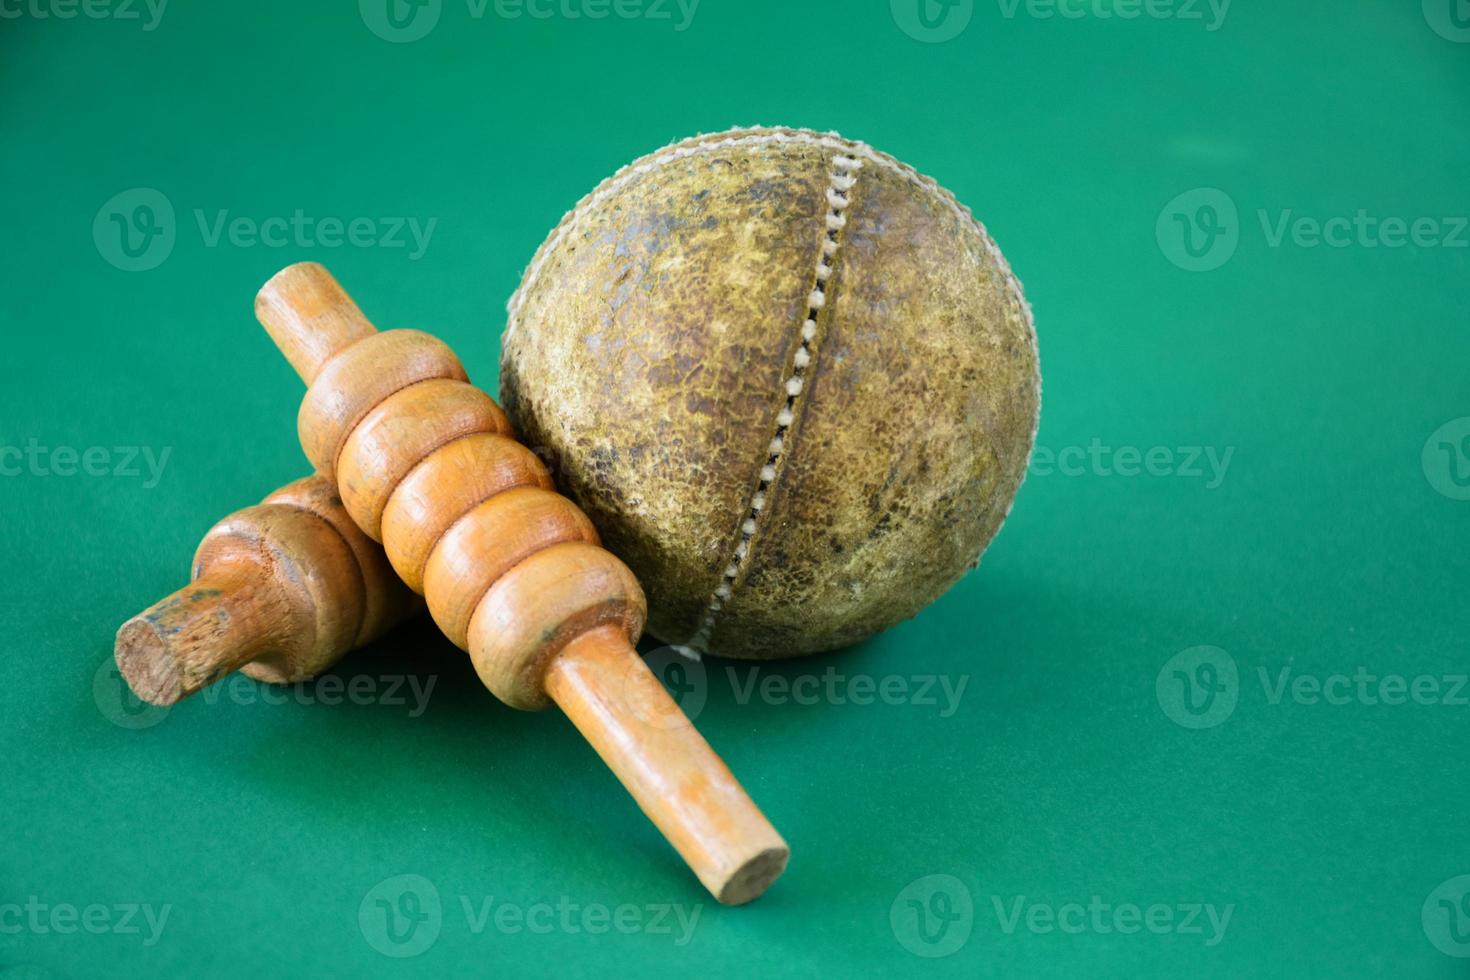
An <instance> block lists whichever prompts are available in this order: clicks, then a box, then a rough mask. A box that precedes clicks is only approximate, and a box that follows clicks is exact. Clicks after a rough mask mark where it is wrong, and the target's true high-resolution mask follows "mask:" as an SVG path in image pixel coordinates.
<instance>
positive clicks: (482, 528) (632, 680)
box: [256, 263, 787, 903]
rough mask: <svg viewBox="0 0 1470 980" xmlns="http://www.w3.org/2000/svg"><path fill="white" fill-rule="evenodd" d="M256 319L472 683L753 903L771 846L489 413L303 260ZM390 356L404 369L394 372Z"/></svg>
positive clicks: (363, 511)
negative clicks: (547, 712)
mask: <svg viewBox="0 0 1470 980" xmlns="http://www.w3.org/2000/svg"><path fill="white" fill-rule="evenodd" d="M256 312H257V315H258V316H259V317H260V319H261V322H262V323H263V324H264V325H265V327H266V330H267V331H269V333H270V335H271V337H272V338H273V339H274V340H275V341H276V343H277V344H278V345H279V346H280V347H281V350H282V351H283V352H284V353H285V354H286V356H287V359H288V360H290V362H291V364H292V366H293V367H295V368H296V370H297V373H299V374H300V375H301V377H302V378H303V380H305V381H306V383H307V385H308V386H309V388H310V391H309V393H308V399H309V401H310V402H311V407H310V408H309V409H305V408H304V409H303V412H302V416H301V418H302V419H303V422H302V426H301V428H302V432H303V443H304V444H305V445H306V446H307V448H308V450H309V451H310V452H311V453H312V454H313V459H317V458H318V457H320V458H322V459H325V457H327V456H330V455H332V454H333V453H334V449H333V447H340V451H336V459H335V460H334V461H333V462H334V465H335V476H336V479H337V486H338V491H339V492H340V493H341V495H342V499H343V501H344V503H345V506H346V509H347V512H348V513H349V514H350V515H351V516H352V517H353V519H354V520H356V522H357V523H358V526H359V527H361V528H362V530H363V531H364V532H366V533H367V534H368V535H370V536H372V537H374V538H380V539H381V540H382V541H383V542H384V545H385V547H386V550H387V553H388V554H389V555H390V556H393V563H394V565H395V567H397V568H398V569H399V570H400V571H401V572H403V573H404V575H405V578H406V579H407V581H408V583H409V584H410V585H412V586H414V587H415V588H416V589H422V590H424V591H426V592H427V594H428V600H429V606H430V609H431V611H432V612H433V613H434V615H435V618H436V620H438V621H439V623H440V625H441V627H443V628H444V629H445V631H446V633H448V635H449V636H450V638H451V639H453V640H454V641H455V642H456V643H457V644H459V645H460V646H462V647H465V648H467V649H468V651H469V653H470V657H471V659H472V660H473V661H474V664H475V669H476V671H477V672H478V673H479V675H480V678H481V680H483V681H484V682H485V685H486V686H487V687H488V688H490V690H491V691H492V692H493V693H494V694H495V695H496V696H497V697H499V698H500V699H501V700H503V701H505V702H506V703H507V704H510V705H512V706H514V707H518V708H540V707H545V706H546V705H547V704H549V703H550V701H551V700H553V699H554V700H555V701H557V703H559V704H561V705H562V707H563V708H564V709H565V710H566V712H567V713H568V714H569V715H571V716H572V719H573V721H574V723H575V724H576V725H577V727H578V729H579V730H580V731H581V732H582V733H583V734H584V735H585V736H586V737H587V739H588V741H590V742H591V743H592V744H593V746H594V747H595V748H596V749H597V751H598V753H599V754H601V755H602V757H603V759H604V760H605V761H606V762H607V763H608V765H609V766H610V767H611V768H612V770H613V772H614V773H616V774H617V775H618V777H619V778H620V779H621V780H622V781H623V782H624V784H625V785H626V786H627V787H628V789H629V791H630V792H632V794H633V796H634V797H635V799H637V801H638V803H639V805H640V806H641V807H642V808H643V810H644V812H645V813H647V814H648V815H649V817H650V818H651V819H652V820H653V821H654V823H655V824H656V825H657V826H658V827H659V829H660V830H662V831H663V833H664V834H665V836H667V837H668V838H669V840H670V842H671V843H672V844H673V845H674V847H675V848H676V849H677V850H678V852H679V853H680V854H681V855H682V856H683V857H684V859H685V860H686V861H688V862H689V864H690V866H691V867H692V868H693V869H694V871H695V873H696V874H697V875H698V877H699V879H700V881H702V882H703V883H704V884H705V885H706V887H708V888H709V889H710V891H711V893H713V894H714V895H715V896H716V897H717V898H718V899H719V900H720V901H722V902H729V903H740V902H746V901H749V900H751V899H753V898H755V897H756V896H758V895H759V894H761V892H763V891H764V890H765V889H766V888H767V887H768V886H769V885H770V883H771V882H772V881H774V880H775V878H776V877H777V876H778V875H779V874H780V873H781V870H782V869H783V868H784V867H785V864H786V857H787V848H786V845H785V842H783V841H782V840H781V837H780V835H779V834H777V833H776V831H775V829H774V828H773V827H772V826H771V825H770V823H769V821H767V820H766V818H765V817H764V816H763V815H762V814H761V812H760V810H758V809H757V808H756V806H755V804H754V803H752V802H751V800H750V798H749V796H747V795H746V793H745V791H744V790H743V789H741V788H740V785H739V783H737V782H736V781H735V779H734V777H733V776H731V775H730V771H729V769H728V768H726V767H725V765H724V763H722V762H721V761H720V760H719V758H718V756H716V755H715V754H714V752H713V751H711V749H710V747H709V745H708V744H707V743H706V742H705V741H704V739H703V738H701V737H700V736H699V733H698V732H696V731H695V730H694V728H693V726H692V725H691V724H690V723H689V721H688V719H687V718H684V716H683V715H682V714H681V713H680V712H679V709H678V706H677V705H676V704H674V702H673V701H672V700H671V699H670V698H669V697H668V695H667V694H666V693H664V692H663V689H662V687H661V686H660V685H659V683H658V681H657V679H656V678H654V677H653V676H652V674H651V673H650V672H649V671H648V669H647V667H646V666H645V665H644V664H643V662H642V661H641V660H640V659H639V658H638V655H637V653H636V652H635V650H634V643H636V641H637V639H638V637H639V635H640V634H641V633H642V630H643V623H644V619H645V614H646V607H645V600H644V597H643V590H642V589H641V588H640V587H639V585H638V582H637V580H636V579H635V578H634V577H633V574H632V573H631V572H630V571H628V568H627V566H625V565H624V564H623V563H622V562H621V561H619V560H618V559H617V558H615V557H614V556H613V555H611V554H609V553H608V552H607V551H605V550H603V549H602V548H601V547H600V546H599V545H598V544H597V535H596V532H595V530H593V528H592V524H591V522H590V521H589V520H588V519H587V517H586V516H585V515H584V514H582V512H581V511H580V510H578V509H577V508H576V507H575V505H573V504H572V503H571V502H570V501H567V500H565V499H564V498H562V497H560V496H558V495H556V494H553V493H549V492H548V491H547V487H548V482H549V481H548V479H547V477H546V471H545V468H544V467H542V466H540V465H539V463H534V464H533V463H532V460H533V459H534V457H533V456H531V454H530V453H529V452H527V451H525V450H523V449H521V450H515V449H512V448H511V445H512V443H511V442H510V440H509V439H507V438H505V437H506V436H509V435H510V427H509V424H508V422H507V421H506V419H505V415H504V413H503V412H501V411H500V408H499V406H497V405H495V403H494V402H493V401H492V400H491V399H490V397H489V396H488V395H485V394H483V393H481V392H479V391H477V390H476V389H473V388H471V387H470V386H469V385H468V384H466V383H465V382H464V381H463V380H461V379H460V378H459V377H458V376H455V375H453V374H452V372H451V374H450V376H448V377H440V376H437V375H435V376H431V377H427V378H419V375H420V374H423V373H425V372H429V373H430V374H432V372H433V371H440V372H441V373H442V372H445V371H448V370H449V369H448V368H446V367H445V365H446V364H447V363H448V362H447V361H446V360H445V359H444V358H443V357H442V356H441V355H440V354H439V353H433V354H431V355H427V356H425V355H424V354H423V352H425V351H427V350H428V348H427V347H426V346H425V345H424V344H422V342H420V341H410V340H393V341H385V340H383V339H381V338H383V337H394V336H395V334H394V333H393V332H390V333H388V334H382V335H376V336H375V335H374V334H373V333H372V328H371V326H366V328H365V329H364V325H366V324H367V321H366V319H365V318H363V316H362V313H361V311H359V310H358V308H357V306H356V304H354V303H353V302H352V300H351V299H350V298H348V296H347V294H346V293H345V292H344V291H343V290H342V287H341V286H340V285H338V284H337V282H336V280H334V279H333V278H332V277H331V275H330V274H329V273H328V272H327V271H326V270H325V269H323V268H322V267H321V266H319V265H316V264H315V263H302V264H300V265H293V266H290V267H288V268H286V269H284V270H282V271H281V272H279V273H277V274H276V276H275V277H274V278H272V279H271V280H270V282H268V283H266V284H265V286H264V287H263V288H262V290H261V294H260V296H259V297H258V298H257V299H256ZM395 349H396V350H400V351H403V352H405V353H404V356H405V357H418V358H420V360H419V361H416V362H415V365H414V366H412V367H410V368H400V367H395V366H394V365H393V364H390V363H387V362H386V360H385V359H386V358H387V357H388V355H387V353H385V352H388V351H391V350H395ZM456 363H457V362H456ZM425 365H427V366H425ZM365 371H366V372H370V376H363V374H362V372H365ZM384 377H386V378H388V380H387V381H384V380H383V378H384ZM409 379H417V380H409ZM650 685H651V686H650Z"/></svg>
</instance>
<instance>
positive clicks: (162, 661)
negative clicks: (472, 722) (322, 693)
mask: <svg viewBox="0 0 1470 980" xmlns="http://www.w3.org/2000/svg"><path fill="white" fill-rule="evenodd" d="M193 578H194V581H193V582H192V584H190V585H188V586H185V587H184V588H182V589H180V590H178V591H177V592H175V593H174V594H173V595H170V596H168V597H166V598H164V599H162V600H160V601H159V602H157V603H155V604H154V605H153V606H151V607H150V608H148V609H146V610H144V611H143V612H141V613H139V614H138V615H137V616H134V617H133V618H132V619H130V620H128V621H127V622H126V623H124V624H123V625H122V628H121V629H119V630H118V633H117V644H116V647H115V651H114V655H115V657H116V659H117V663H118V667H119V669H120V670H121V671H122V675H123V677H125V678H126V679H127V681H128V684H129V685H130V686H131V687H132V689H133V691H134V693H136V694H137V695H138V697H140V698H142V699H143V700H145V701H148V702H151V703H153V704H173V703H174V702H176V701H178V700H180V699H181V698H184V697H186V696H188V695H190V694H192V693H194V692H195V691H198V690H199V689H201V688H203V687H206V686H208V685H209V684H211V683H213V682H214V681H217V680H219V679H221V678H222V677H224V676H225V675H226V674H228V673H230V672H231V671H235V670H244V672H245V673H247V674H249V675H250V676H251V677H254V678H256V679H257V680H263V681H269V682H272V683H278V684H285V683H293V682H295V681H300V680H305V679H307V678H310V677H312V676H315V675H316V674H319V673H321V672H322V671H323V670H326V669H327V668H328V667H330V666H331V665H332V664H334V663H336V662H337V661H338V660H340V659H341V658H342V657H343V656H344V655H345V654H346V653H347V652H348V651H350V650H353V649H355V648H357V647H359V646H362V645H364V644H366V643H368V642H371V641H372V640H374V639H376V638H377V637H378V636H380V635H382V634H383V633H384V632H386V631H387V630H388V629H389V628H391V627H392V626H393V625H395V624H396V623H398V622H400V621H401V620H403V619H404V618H406V617H407V616H409V615H410V614H411V613H413V612H415V611H416V610H418V609H419V608H420V607H421V603H420V602H419V601H418V600H417V598H416V597H414V595H413V594H412V593H411V592H409V590H408V589H406V588H404V586H403V584H402V583H401V582H399V581H398V580H397V578H396V577H395V576H394V575H393V571H392V568H391V567H390V566H389V565H388V561H387V558H386V557H385V556H384V554H383V552H382V549H380V548H378V547H377V546H376V545H375V544H374V543H373V542H372V541H370V540H368V538H367V537H366V536H365V535H364V534H363V533H362V531H361V530H359V529H358V528H357V526H356V525H354V524H353V523H352V520H351V518H350V517H349V516H348V514H347V512H346V510H345V509H344V508H343V506H342V502H341V501H340V500H339V499H338V498H337V494H336V492H335V491H334V490H333V489H332V484H331V482H330V481H329V480H327V479H325V478H323V477H309V478H307V479H305V480H299V481H297V482H296V483H293V484H290V485H289V486H286V487H283V488H282V489H280V490H278V491H276V492H275V493H273V494H272V495H271V496H269V497H267V498H266V500H265V502H264V503H262V504H260V505H258V506H256V507H248V508H246V509H245V510H242V511H238V512H236V513H234V514H231V515H230V516H229V517H227V518H225V519H224V520H222V521H220V522H219V523H218V524H216V525H215V526H214V527H213V528H212V529H210V531H209V533H208V534H206V535H205V537H204V540H203V541H202V542H201V543H200V545H199V550H198V552H197V553H196V554H195V556H194V573H193Z"/></svg>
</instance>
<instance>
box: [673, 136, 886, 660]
mask: <svg viewBox="0 0 1470 980" xmlns="http://www.w3.org/2000/svg"><path fill="white" fill-rule="evenodd" d="M862 166H863V161H862V160H859V159H857V158H855V157H850V156H847V155H845V154H841V153H839V154H837V155H835V156H834V157H833V158H832V172H831V173H830V174H829V175H828V187H827V207H828V211H827V212H826V215H825V228H826V231H825V232H824V233H823V235H822V244H821V247H820V249H819V250H818V252H817V268H816V274H815V276H814V278H813V285H812V291H811V294H810V295H809V296H807V313H806V320H805V322H803V323H802V326H801V343H800V344H799V345H798V346H797V348H796V353H794V354H793V355H792V358H791V369H790V371H789V372H788V373H787V375H786V380H785V382H784V384H783V385H782V391H783V392H784V394H785V396H786V401H785V403H784V404H782V406H781V410H780V411H779V412H777V413H776V434H775V435H774V436H773V437H772V438H771V442H770V444H769V445H768V446H767V447H766V461H765V464H764V465H762V466H761V470H760V480H759V482H758V483H757V484H756V488H755V492H754V493H753V494H752V495H751V498H750V503H749V505H747V507H746V508H745V519H744V520H743V521H741V522H740V537H739V539H738V540H737V541H736V543H735V551H734V554H733V556H732V557H731V559H730V564H728V565H726V566H725V571H724V574H723V575H721V577H720V584H719V585H718V586H716V587H715V591H714V594H713V595H711V596H710V599H709V603H708V605H706V606H705V609H704V614H703V615H702V616H701V617H700V619H699V624H698V625H697V627H696V628H695V632H694V636H693V638H691V639H690V640H689V642H688V646H689V647H691V648H693V649H694V650H695V651H703V650H707V649H708V648H709V639H710V634H711V633H713V632H714V628H715V618H716V617H717V616H718V615H719V612H720V610H721V609H723V608H724V607H725V603H726V602H728V601H730V598H731V597H732V596H733V595H734V594H735V580H736V579H737V578H739V577H740V569H741V567H742V566H743V565H744V564H745V559H746V558H747V557H748V556H749V554H750V543H751V540H752V539H753V538H754V537H755V532H756V529H757V527H758V526H759V522H760V515H761V511H763V510H764V509H765V506H766V495H767V494H768V493H770V492H771V485H772V484H773V483H775V482H776V470H777V468H778V467H779V466H780V465H781V459H782V457H783V456H784V455H785V453H786V436H787V434H788V432H789V431H790V429H791V426H792V425H793V424H794V423H795V421H796V404H797V402H798V401H799V400H800V398H801V393H802V391H803V390H805V388H806V383H807V371H808V369H809V368H810V367H811V363H812V360H813V359H814V352H813V346H814V345H815V343H816V338H817V317H818V316H819V315H820V313H821V310H822V308H823V307H824V306H826V305H827V291H828V290H829V289H830V288H831V281H832V264H833V263H834V262H835V261H836V260H837V253H838V252H839V251H840V250H841V248H842V239H841V237H840V235H841V232H842V229H843V228H845V227H847V207H848V205H849V204H851V203H852V200H851V198H850V197H849V196H848V192H850V191H851V190H852V187H853V184H854V183H856V180H857V172H858V171H859V170H861V169H862Z"/></svg>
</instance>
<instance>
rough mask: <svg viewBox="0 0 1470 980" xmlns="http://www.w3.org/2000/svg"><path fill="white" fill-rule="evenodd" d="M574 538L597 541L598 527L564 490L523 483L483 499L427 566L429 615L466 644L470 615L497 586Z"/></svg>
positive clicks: (442, 541)
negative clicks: (524, 565)
mask: <svg viewBox="0 0 1470 980" xmlns="http://www.w3.org/2000/svg"><path fill="white" fill-rule="evenodd" d="M572 541H584V542H587V543H590V544H597V543H598V541H597V531H596V529H595V528H593V526H592V522H591V521H589V520H588V519H587V515H586V514H583V513H582V511H581V510H580V509H578V507H577V506H576V505H575V504H573V503H572V502H571V501H570V500H568V499H567V498H565V497H563V496H562V495H561V494H559V493H555V492H553V491H551V490H543V489H541V488H540V487H517V488H515V489H514V490H507V491H506V492H504V493H502V494H498V495H496V496H494V497H491V498H490V499H489V500H486V501H483V502H482V503H480V504H479V505H477V506H476V507H475V509H474V510H472V511H470V512H469V513H468V514H465V515H464V516H463V517H461V518H460V519H459V520H458V521H456V522H455V524H454V526H453V527H451V528H450V529H449V531H448V532H447V533H446V534H445V535H444V537H443V538H441V539H440V540H439V544H438V546H437V547H435V548H434V553H433V556H432V557H431V558H430V559H429V565H428V567H427V568H426V569H425V570H424V594H425V595H426V596H429V597H430V599H429V614H430V615H432V616H433V617H434V622H436V623H438V624H439V628H440V629H442V630H443V631H444V635H445V636H448V637H449V638H450V639H451V640H453V641H454V645H455V646H458V647H461V648H464V647H465V646H466V645H467V644H468V643H469V631H470V617H471V616H473V615H474V613H475V610H476V609H477V608H478V607H479V605H480V600H482V599H484V598H485V593H487V592H489V591H490V587H491V586H492V585H494V584H495V583H496V582H497V581H499V580H500V578H501V577H502V576H503V575H505V573H506V572H509V571H510V570H511V569H512V568H514V567H515V566H516V565H519V564H520V563H521V562H523V561H525V560H526V559H527V558H530V557H531V556H532V555H534V554H536V553H537V552H540V551H545V550H546V549H547V548H549V547H551V546H552V545H554V544H564V543H567V542H572Z"/></svg>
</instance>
